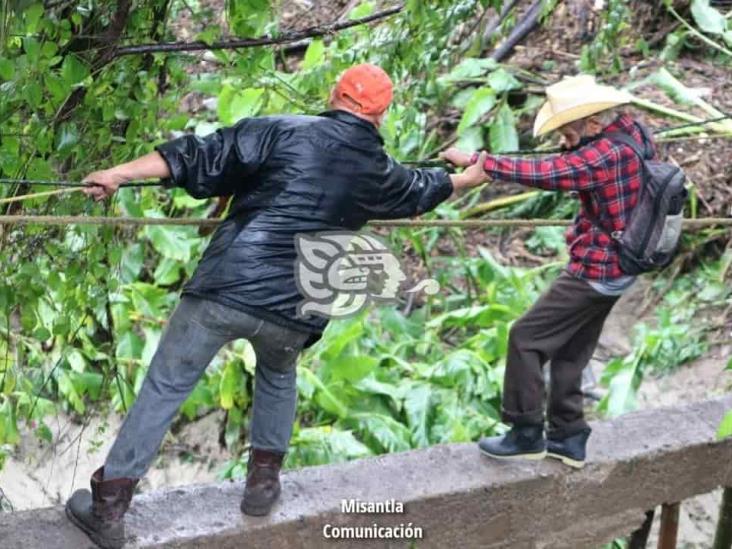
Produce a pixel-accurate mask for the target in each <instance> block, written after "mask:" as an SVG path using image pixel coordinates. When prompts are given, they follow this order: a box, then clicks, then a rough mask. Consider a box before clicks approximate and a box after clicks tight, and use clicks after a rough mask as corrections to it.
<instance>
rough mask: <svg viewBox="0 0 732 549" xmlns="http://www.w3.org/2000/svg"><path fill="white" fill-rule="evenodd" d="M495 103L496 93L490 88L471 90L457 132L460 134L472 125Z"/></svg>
mask: <svg viewBox="0 0 732 549" xmlns="http://www.w3.org/2000/svg"><path fill="white" fill-rule="evenodd" d="M495 104H496V94H495V92H494V91H493V90H492V89H491V88H478V89H477V90H475V91H474V92H473V95H471V97H470V99H469V100H468V102H467V104H466V105H465V111H464V112H463V116H462V118H461V119H460V124H458V127H457V133H458V134H460V135H462V134H463V133H465V130H467V129H468V128H469V127H470V126H472V125H474V124H475V123H476V122H478V120H480V118H481V116H483V115H484V114H485V113H487V112H488V111H490V110H491V109H492V108H493V106H494V105H495Z"/></svg>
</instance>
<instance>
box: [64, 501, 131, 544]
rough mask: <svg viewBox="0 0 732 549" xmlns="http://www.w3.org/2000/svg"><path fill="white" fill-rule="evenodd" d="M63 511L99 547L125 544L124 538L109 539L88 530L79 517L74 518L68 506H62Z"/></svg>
mask: <svg viewBox="0 0 732 549" xmlns="http://www.w3.org/2000/svg"><path fill="white" fill-rule="evenodd" d="M64 511H66V516H67V517H68V519H69V520H70V521H71V522H72V523H74V525H75V526H76V527H77V528H78V529H79V530H81V531H82V532H84V533H85V534H86V535H87V536H89V539H90V540H92V541H93V542H94V543H96V544H97V545H98V546H99V547H101V548H102V549H122V547H123V546H124V544H125V539H124V538H122V539H109V538H103V537H101V536H99V534H97V533H96V532H95V531H93V530H90V529H89V527H88V526H87V525H86V524H84V523H83V522H81V521H80V520H79V519H77V518H76V516H75V515H74V513H72V512H71V510H70V509H69V508H68V506H64Z"/></svg>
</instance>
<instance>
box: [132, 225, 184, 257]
mask: <svg viewBox="0 0 732 549" xmlns="http://www.w3.org/2000/svg"><path fill="white" fill-rule="evenodd" d="M143 232H144V234H145V236H146V237H147V238H148V239H149V240H150V242H152V245H153V247H154V248H155V250H156V251H157V252H158V253H160V254H161V255H163V256H164V257H168V258H170V259H175V260H177V261H189V260H190V259H191V249H192V247H193V246H194V245H195V244H196V241H197V237H196V235H195V232H194V230H192V228H191V227H164V226H161V225H148V226H147V227H145V229H144V231H143Z"/></svg>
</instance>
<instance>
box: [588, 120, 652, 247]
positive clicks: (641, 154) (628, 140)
mask: <svg viewBox="0 0 732 549" xmlns="http://www.w3.org/2000/svg"><path fill="white" fill-rule="evenodd" d="M636 126H637V127H638V129H639V130H640V132H641V135H642V136H643V145H642V146H641V145H640V144H639V143H638V142H637V141H636V140H635V139H633V137H632V136H630V135H628V134H627V133H625V132H607V133H603V134H601V135H598V136H597V137H598V138H602V137H606V138H607V139H610V140H611V141H615V142H616V143H622V144H623V145H627V146H628V147H630V148H631V149H632V150H633V152H634V153H635V154H636V155H637V156H638V158H639V159H640V161H641V169H643V162H644V161H645V160H647V159H649V158H651V157H652V156H653V147H651V145H650V143H651V137H650V134H649V132H648V130H647V129H646V128H645V127H644V126H642V125H641V124H638V123H637V122H636ZM641 147H642V148H641ZM585 213H586V214H587V217H588V218H589V220H590V222H591V223H592V224H593V225H594V226H595V227H596V228H598V229H600V230H601V231H602V232H603V233H605V234H606V235H608V236H609V237H610V238H611V239H613V240H617V239H618V238H619V235H618V234H616V233H615V232H613V233H610V232H609V231H608V230H607V229H605V228H604V227H603V226H602V224H601V223H600V219H599V218H598V217H597V216H596V215H595V214H594V212H591V211H589V209H588V210H587V211H586V212H585Z"/></svg>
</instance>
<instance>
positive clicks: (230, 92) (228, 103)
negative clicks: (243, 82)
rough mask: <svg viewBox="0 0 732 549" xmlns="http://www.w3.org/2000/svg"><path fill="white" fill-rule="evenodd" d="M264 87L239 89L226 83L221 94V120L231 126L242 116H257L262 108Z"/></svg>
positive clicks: (219, 106)
mask: <svg viewBox="0 0 732 549" xmlns="http://www.w3.org/2000/svg"><path fill="white" fill-rule="evenodd" d="M263 96H264V88H245V89H243V90H238V89H236V88H234V86H232V85H231V84H225V85H224V87H223V88H222V90H221V93H220V94H219V103H218V114H219V120H220V122H221V123H222V124H223V125H225V126H230V125H231V124H234V123H236V122H237V121H239V120H241V119H242V118H247V117H250V116H255V115H256V114H257V113H259V110H260V109H261V108H262V104H263Z"/></svg>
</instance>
